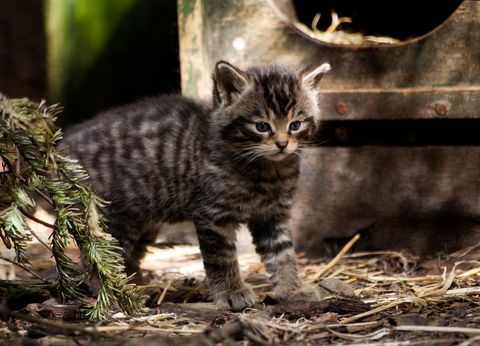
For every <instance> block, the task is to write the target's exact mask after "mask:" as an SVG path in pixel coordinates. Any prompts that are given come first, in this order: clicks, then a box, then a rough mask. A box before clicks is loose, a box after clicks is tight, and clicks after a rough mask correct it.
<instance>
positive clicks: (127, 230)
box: [109, 221, 160, 284]
mask: <svg viewBox="0 0 480 346" xmlns="http://www.w3.org/2000/svg"><path fill="white" fill-rule="evenodd" d="M109 229H110V230H111V233H112V234H113V235H114V237H115V238H116V239H117V240H118V242H119V243H120V247H121V248H122V252H123V253H122V254H123V257H124V260H125V272H126V273H127V275H129V276H130V275H134V276H133V281H134V282H135V283H136V284H143V283H144V282H143V277H142V273H141V270H140V260H141V259H142V258H143V257H144V256H145V253H146V250H147V245H150V244H153V243H154V242H155V239H156V237H157V234H158V230H159V229H160V226H159V225H158V227H157V225H156V224H155V225H152V224H146V225H143V226H136V225H133V224H130V223H128V222H127V221H124V222H115V223H112V224H111V225H110V226H109Z"/></svg>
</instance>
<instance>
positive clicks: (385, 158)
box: [0, 0, 480, 256]
mask: <svg viewBox="0 0 480 346" xmlns="http://www.w3.org/2000/svg"><path fill="white" fill-rule="evenodd" d="M479 42H480V1H475V0H463V1H462V0H441V1H437V2H435V4H433V3H432V2H426V1H424V2H422V1H418V0H417V1H410V0H409V1H397V2H386V1H378V0H369V1H355V0H261V1H260V0H240V1H236V0H224V1H220V0H178V2H177V1H175V0H102V1H99V0H0V92H2V93H4V94H6V95H7V96H8V97H29V98H31V99H33V100H36V101H39V100H41V99H47V101H48V103H60V104H61V105H62V106H63V107H64V113H63V114H62V115H61V118H60V121H59V122H60V125H62V126H68V125H70V124H73V123H75V122H78V121H80V120H82V119H85V118H87V117H91V116H93V115H95V114H96V113H97V112H99V111H101V110H103V109H107V108H110V107H113V106H116V105H119V104H125V103H128V102H131V101H133V100H135V99H138V98H141V97H145V96H149V95H156V94H162V93H178V92H180V91H182V92H183V93H184V94H186V95H190V96H196V97H203V98H208V97H209V95H210V90H211V71H212V69H213V66H214V64H215V62H216V61H218V60H220V59H224V60H228V61H230V62H232V63H233V64H236V65H238V66H240V67H243V68H245V67H248V66H251V65H255V64H265V63H269V62H272V61H280V62H283V63H286V64H289V65H292V66H299V65H302V64H306V63H312V62H313V63H322V62H325V61H328V62H330V64H331V65H332V72H331V73H329V74H328V75H327V76H326V77H325V78H324V79H323V80H322V86H321V89H320V93H319V101H320V104H321V110H322V114H321V116H322V119H323V120H324V128H323V129H324V132H323V133H322V136H323V137H322V140H323V143H324V144H323V146H322V147H318V148H314V149H312V150H309V151H307V152H305V153H304V154H305V155H304V156H305V160H304V162H303V166H302V176H301V184H300V189H299V194H298V200H297V203H296V204H295V207H294V212H293V218H292V229H293V231H294V235H295V243H296V246H297V249H298V250H302V251H305V252H306V253H307V254H308V255H311V256H318V255H323V254H325V253H331V254H333V253H335V252H336V251H338V248H339V247H340V246H342V245H343V244H344V243H345V242H346V240H348V239H349V238H350V237H352V236H353V235H354V234H355V233H358V232H360V233H361V234H362V240H361V241H360V242H359V243H358V248H362V249H382V248H400V249H408V250H410V251H412V252H414V253H417V254H431V253H434V252H435V251H452V249H456V248H459V247H462V246H466V245H469V244H471V243H472V242H474V241H477V240H480V222H479V220H480V203H478V201H480V188H479V186H478V183H477V181H478V173H477V172H478V167H479V166H480V137H479V136H478V133H480V125H479V122H478V118H479V117H480V113H479V111H478V110H479V109H480V65H479V64H478V61H480V44H479ZM325 139H326V140H325ZM183 229H189V230H190V231H191V225H190V226H185V227H183ZM177 234H178V233H177Z"/></svg>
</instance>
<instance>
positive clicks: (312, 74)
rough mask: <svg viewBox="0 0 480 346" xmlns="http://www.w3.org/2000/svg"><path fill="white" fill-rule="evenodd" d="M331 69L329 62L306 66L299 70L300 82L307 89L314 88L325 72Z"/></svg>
mask: <svg viewBox="0 0 480 346" xmlns="http://www.w3.org/2000/svg"><path fill="white" fill-rule="evenodd" d="M330 70H331V67H330V64H329V63H323V64H321V65H320V66H312V65H310V66H307V67H306V68H304V69H303V70H302V71H300V79H301V80H302V84H303V85H304V86H305V87H306V88H308V89H316V87H317V86H318V84H319V83H320V81H321V80H322V78H323V76H324V75H325V73H327V72H328V71H330Z"/></svg>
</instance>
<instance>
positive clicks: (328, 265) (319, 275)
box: [317, 233, 360, 279]
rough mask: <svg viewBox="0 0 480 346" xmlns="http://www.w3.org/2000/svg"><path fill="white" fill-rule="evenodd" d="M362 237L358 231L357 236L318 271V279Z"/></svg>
mask: <svg viewBox="0 0 480 346" xmlns="http://www.w3.org/2000/svg"><path fill="white" fill-rule="evenodd" d="M358 239H360V234H359V233H357V234H355V236H354V237H353V238H352V239H350V241H349V242H348V243H347V244H345V246H344V247H343V249H342V250H340V252H339V253H338V254H337V255H336V256H335V257H334V258H333V259H332V260H331V261H330V262H329V263H328V264H327V265H326V266H325V267H323V268H322V269H320V271H319V273H317V279H320V278H321V277H322V276H323V275H324V274H325V273H326V272H328V271H329V270H330V269H331V268H332V267H334V266H335V265H336V264H337V262H338V261H340V259H341V258H342V257H343V256H344V255H345V254H346V253H347V252H348V251H349V250H350V249H351V248H352V246H353V245H354V244H355V243H356V242H357V241H358Z"/></svg>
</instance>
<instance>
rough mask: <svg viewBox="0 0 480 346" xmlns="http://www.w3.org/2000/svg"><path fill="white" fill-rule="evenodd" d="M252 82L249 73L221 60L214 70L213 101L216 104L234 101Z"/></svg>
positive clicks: (226, 103)
mask: <svg viewBox="0 0 480 346" xmlns="http://www.w3.org/2000/svg"><path fill="white" fill-rule="evenodd" d="M249 82H250V79H249V76H248V75H247V73H245V72H243V71H241V70H240V69H238V68H237V67H235V66H233V65H232V64H230V63H228V62H226V61H219V62H217V64H216V65H215V71H214V72H213V101H214V104H215V105H216V106H218V105H220V104H222V103H223V104H224V105H229V104H231V103H233V102H234V101H235V100H236V99H237V98H238V97H239V96H240V94H241V93H242V92H243V91H244V90H245V89H246V88H247V86H248V84H249Z"/></svg>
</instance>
